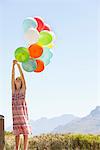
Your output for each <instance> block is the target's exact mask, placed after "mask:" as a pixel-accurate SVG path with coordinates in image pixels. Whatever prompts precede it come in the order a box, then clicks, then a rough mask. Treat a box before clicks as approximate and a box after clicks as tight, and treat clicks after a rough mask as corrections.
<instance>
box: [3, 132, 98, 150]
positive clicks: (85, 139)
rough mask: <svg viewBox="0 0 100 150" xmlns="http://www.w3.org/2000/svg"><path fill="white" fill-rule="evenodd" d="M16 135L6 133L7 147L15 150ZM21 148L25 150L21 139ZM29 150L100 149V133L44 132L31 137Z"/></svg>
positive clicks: (8, 149) (9, 149)
mask: <svg viewBox="0 0 100 150" xmlns="http://www.w3.org/2000/svg"><path fill="white" fill-rule="evenodd" d="M14 139H15V138H14V135H13V134H12V133H10V132H6V134H5V149H6V150H14V145H15V140H14ZM20 149H21V150H23V140H22V139H21V146H20ZM28 150H100V135H82V134H43V135H40V136H34V137H31V138H29V148H28Z"/></svg>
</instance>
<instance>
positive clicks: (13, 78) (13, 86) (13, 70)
mask: <svg viewBox="0 0 100 150" xmlns="http://www.w3.org/2000/svg"><path fill="white" fill-rule="evenodd" d="M14 66H15V61H14V60H13V66H12V83H11V84H12V93H14V92H15V83H14V82H15V68H14Z"/></svg>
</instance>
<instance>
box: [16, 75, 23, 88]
mask: <svg viewBox="0 0 100 150" xmlns="http://www.w3.org/2000/svg"><path fill="white" fill-rule="evenodd" d="M16 80H20V81H21V86H20V89H22V80H21V78H20V77H17V78H16ZM15 90H17V88H16V84H15Z"/></svg>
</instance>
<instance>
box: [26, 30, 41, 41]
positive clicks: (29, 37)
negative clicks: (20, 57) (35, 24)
mask: <svg viewBox="0 0 100 150" xmlns="http://www.w3.org/2000/svg"><path fill="white" fill-rule="evenodd" d="M24 37H25V39H26V41H27V42H28V43H29V44H34V43H37V42H38V39H39V32H38V31H37V30H36V29H34V28H30V29H28V30H27V31H26V32H25V35H24Z"/></svg>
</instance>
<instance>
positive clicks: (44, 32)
mask: <svg viewBox="0 0 100 150" xmlns="http://www.w3.org/2000/svg"><path fill="white" fill-rule="evenodd" d="M23 29H24V37H25V40H26V41H27V43H28V48H26V47H19V48H17V49H16V50H15V58H16V60H17V61H19V62H21V63H22V67H23V69H24V70H25V71H27V72H33V71H34V72H41V71H43V70H44V68H45V66H47V65H48V64H49V63H50V60H51V58H52V56H53V53H52V52H51V50H50V49H51V48H52V47H53V41H54V33H53V32H51V29H50V27H49V26H48V25H47V24H45V23H44V21H43V19H41V18H40V17H34V18H32V17H28V18H26V19H25V20H24V21H23Z"/></svg>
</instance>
